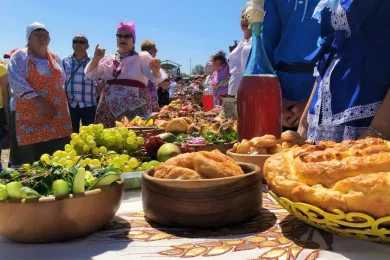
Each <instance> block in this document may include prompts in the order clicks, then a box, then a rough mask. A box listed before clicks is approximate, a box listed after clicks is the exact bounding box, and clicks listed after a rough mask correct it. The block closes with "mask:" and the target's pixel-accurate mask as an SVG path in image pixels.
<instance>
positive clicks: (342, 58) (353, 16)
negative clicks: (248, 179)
mask: <svg viewBox="0 0 390 260" xmlns="http://www.w3.org/2000/svg"><path fill="white" fill-rule="evenodd" d="M389 10H390V1H388V0H370V1H362V0H343V1H341V0H322V1H320V3H319V5H318V6H317V8H316V10H315V14H314V18H316V19H318V20H319V21H320V23H321V38H322V39H321V43H320V47H319V48H318V49H317V50H316V51H315V52H314V53H313V54H312V55H311V56H310V57H308V58H309V59H310V60H311V61H312V62H318V73H319V77H318V84H317V85H316V86H315V88H314V89H313V92H312V96H311V98H310V101H309V104H308V106H307V107H306V110H305V113H304V116H303V118H302V120H301V124H300V129H299V132H300V134H301V135H302V136H303V137H306V136H307V138H308V139H311V140H314V141H316V142H318V141H320V140H333V141H337V142H339V141H342V140H348V139H359V138H361V137H364V136H367V135H368V136H374V137H381V138H384V139H389V137H390V117H389V115H388V112H389V111H390V92H389V87H390V62H389V61H390V49H389V46H390V31H389V28H390V20H389V18H388V16H389Z"/></svg>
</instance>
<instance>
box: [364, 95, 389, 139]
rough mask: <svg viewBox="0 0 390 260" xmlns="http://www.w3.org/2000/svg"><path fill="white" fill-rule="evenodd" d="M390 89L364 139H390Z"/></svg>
mask: <svg viewBox="0 0 390 260" xmlns="http://www.w3.org/2000/svg"><path fill="white" fill-rule="evenodd" d="M389 111H390V89H389V90H388V91H387V94H386V96H385V98H384V99H383V101H382V104H381V106H380V107H379V109H378V111H377V112H376V113H375V116H374V118H373V120H372V122H371V129H369V130H367V131H366V132H365V133H364V134H363V135H362V138H364V137H366V136H373V137H381V138H385V139H389V138H390V116H389Z"/></svg>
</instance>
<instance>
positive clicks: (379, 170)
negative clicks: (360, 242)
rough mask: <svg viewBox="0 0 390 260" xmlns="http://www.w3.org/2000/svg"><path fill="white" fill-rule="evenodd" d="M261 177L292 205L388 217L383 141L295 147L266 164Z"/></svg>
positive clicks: (388, 148)
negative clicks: (292, 203)
mask: <svg viewBox="0 0 390 260" xmlns="http://www.w3.org/2000/svg"><path fill="white" fill-rule="evenodd" d="M264 175H265V179H266V180H267V183H268V185H269V188H270V189H271V190H272V191H274V192H275V193H277V194H278V195H279V196H281V197H286V198H288V199H291V200H292V201H295V202H305V203H309V204H312V205H314V206H317V207H320V208H322V209H324V210H327V211H330V212H332V211H333V210H334V209H340V210H342V211H344V212H363V213H367V214H369V215H371V216H373V217H383V216H390V142H387V141H384V140H382V139H377V138H366V139H363V140H358V141H344V142H342V143H340V144H337V143H334V142H330V141H326V142H320V143H319V144H318V145H305V146H302V147H294V148H292V149H290V150H288V151H284V152H282V153H279V154H276V155H273V156H272V157H271V158H269V159H268V160H267V161H266V163H265V165H264Z"/></svg>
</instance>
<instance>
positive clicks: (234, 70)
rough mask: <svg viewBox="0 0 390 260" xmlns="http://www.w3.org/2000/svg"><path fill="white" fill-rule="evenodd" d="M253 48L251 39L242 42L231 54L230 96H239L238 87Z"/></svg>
mask: <svg viewBox="0 0 390 260" xmlns="http://www.w3.org/2000/svg"><path fill="white" fill-rule="evenodd" d="M251 48H252V38H249V39H246V40H244V41H242V42H240V43H239V44H238V45H237V47H236V48H235V49H234V50H233V51H232V52H231V53H230V56H229V68H230V74H231V77H230V80H229V92H228V93H229V95H233V96H235V95H237V91H238V87H239V86H240V82H241V79H242V76H243V75H244V72H245V67H246V63H247V61H248V57H249V53H250V51H251Z"/></svg>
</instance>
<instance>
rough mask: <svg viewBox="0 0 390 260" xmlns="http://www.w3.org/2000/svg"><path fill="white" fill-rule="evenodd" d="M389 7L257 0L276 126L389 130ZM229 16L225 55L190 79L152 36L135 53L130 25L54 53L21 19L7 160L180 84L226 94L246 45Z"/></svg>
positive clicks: (38, 150)
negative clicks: (261, 6) (111, 46)
mask: <svg viewBox="0 0 390 260" xmlns="http://www.w3.org/2000/svg"><path fill="white" fill-rule="evenodd" d="M389 8H390V2H389V1H386V0H375V1H359V0H345V1H341V0H304V1H283V0H265V12H266V15H265V19H264V23H263V34H262V37H263V41H264V47H265V51H266V53H267V56H268V59H269V61H270V64H271V65H272V67H273V68H274V70H275V71H276V74H277V76H278V78H279V81H280V83H281V91H282V96H283V104H282V111H283V112H282V123H283V127H284V128H285V129H294V130H297V129H298V131H299V133H300V134H301V135H302V136H303V137H306V138H308V139H311V140H314V141H316V142H317V141H320V140H334V141H341V140H345V139H358V138H361V137H364V136H367V135H371V136H379V137H382V138H386V139H388V138H389V137H390V118H389V117H388V116H387V115H386V113H387V111H389V106H390V97H389V94H388V90H389V86H390V66H389V64H390V63H389V62H388V61H389V58H390V53H389V51H388V48H387V46H388V44H389V43H390V31H389V30H388V28H389V25H390V24H389V21H388V20H387V19H386V10H389ZM238 14H241V16H239V15H237V16H238V17H241V18H240V19H238V20H239V26H240V27H241V30H242V35H243V37H242V40H241V41H239V42H238V44H237V46H235V48H234V49H233V50H232V51H231V53H230V54H229V55H226V54H225V52H223V51H218V52H217V53H215V54H214V55H212V56H211V58H210V60H209V61H208V62H207V63H206V65H205V74H204V75H199V76H197V77H195V78H194V80H192V81H191V82H188V81H187V82H183V78H182V77H180V76H178V77H176V78H174V79H171V78H170V77H169V76H168V75H167V74H166V73H165V72H164V71H163V70H162V69H161V62H160V60H159V59H157V58H156V56H157V52H158V50H157V47H156V44H155V43H154V42H152V41H149V40H146V41H144V42H143V43H142V44H141V52H137V51H136V50H135V49H136V48H135V46H136V29H135V25H134V23H133V22H129V23H125V22H121V23H120V24H119V26H118V27H117V28H116V45H117V51H116V53H114V54H110V55H106V53H105V49H104V48H103V47H101V46H99V45H97V46H96V48H95V50H94V55H93V57H89V56H88V54H87V50H88V49H89V47H90V46H89V42H88V38H87V37H86V36H85V35H82V34H78V35H75V36H74V38H73V39H72V47H73V51H74V52H73V53H72V54H71V55H69V56H68V57H65V58H64V59H61V58H60V57H59V56H58V55H56V54H55V53H53V52H51V51H49V49H48V46H49V43H50V33H49V30H48V28H47V27H46V26H45V25H43V24H40V23H37V22H35V23H33V24H31V25H29V26H28V27H27V34H26V43H27V46H26V47H25V48H20V49H14V50H12V51H11V52H9V53H7V54H6V55H4V58H5V59H9V61H8V62H7V64H5V63H1V64H0V85H1V92H0V126H1V133H2V134H1V135H0V138H1V140H2V139H3V138H4V133H7V132H10V134H11V155H10V162H11V163H12V165H20V164H21V163H32V162H33V161H36V160H37V159H39V156H40V155H41V154H43V153H52V152H54V151H55V150H58V149H62V148H63V146H64V145H65V144H66V143H68V142H69V136H70V134H71V133H72V132H78V131H79V128H80V122H81V124H82V125H89V124H91V123H97V124H99V123H102V124H103V125H104V126H105V127H113V126H115V121H117V120H120V119H121V118H122V117H123V116H127V117H128V118H133V117H135V116H141V117H145V118H146V117H148V116H149V115H151V113H152V112H156V111H158V110H159V108H160V107H162V106H165V105H167V104H169V102H170V101H171V100H172V98H174V96H175V93H177V92H178V91H179V90H180V89H181V88H182V86H186V87H192V88H194V89H198V90H200V91H201V90H203V89H204V88H208V89H209V88H212V89H213V92H214V95H215V104H216V105H221V102H222V96H223V95H226V94H228V95H231V96H235V95H236V94H237V90H238V88H239V85H240V81H241V79H242V77H243V75H244V73H245V67H246V63H247V60H248V57H249V55H250V50H251V47H252V39H251V29H250V26H249V23H248V20H247V17H246V15H245V9H244V10H242V12H238ZM113 40H114V39H113ZM113 43H114V42H113ZM313 86H314V87H313ZM254 116H255V115H254ZM298 127H299V128H298ZM1 140H0V141H1Z"/></svg>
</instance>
